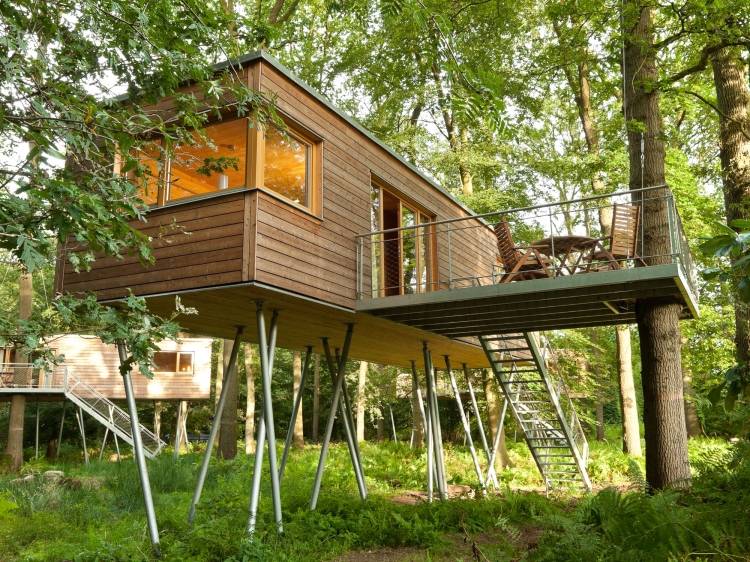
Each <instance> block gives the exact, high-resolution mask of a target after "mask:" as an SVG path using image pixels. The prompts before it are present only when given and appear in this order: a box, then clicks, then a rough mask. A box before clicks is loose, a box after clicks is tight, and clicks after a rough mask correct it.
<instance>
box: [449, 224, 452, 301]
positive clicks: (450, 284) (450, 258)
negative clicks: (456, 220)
mask: <svg viewBox="0 0 750 562" xmlns="http://www.w3.org/2000/svg"><path fill="white" fill-rule="evenodd" d="M448 288H449V289H450V290H451V291H452V290H453V258H452V257H451V225H450V223H448Z"/></svg>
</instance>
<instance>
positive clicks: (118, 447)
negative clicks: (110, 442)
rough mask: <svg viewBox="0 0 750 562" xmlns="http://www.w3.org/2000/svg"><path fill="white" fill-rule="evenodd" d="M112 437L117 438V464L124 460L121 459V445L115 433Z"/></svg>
mask: <svg viewBox="0 0 750 562" xmlns="http://www.w3.org/2000/svg"><path fill="white" fill-rule="evenodd" d="M112 435H114V437H115V449H117V462H120V461H121V460H122V459H121V458H120V443H119V442H118V441H117V434H116V433H115V432H114V431H113V432H112Z"/></svg>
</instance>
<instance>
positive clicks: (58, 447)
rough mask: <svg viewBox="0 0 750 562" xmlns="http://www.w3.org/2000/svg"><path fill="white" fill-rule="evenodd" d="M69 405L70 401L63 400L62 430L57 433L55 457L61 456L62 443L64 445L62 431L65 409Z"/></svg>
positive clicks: (61, 428)
mask: <svg viewBox="0 0 750 562" xmlns="http://www.w3.org/2000/svg"><path fill="white" fill-rule="evenodd" d="M67 407H68V401H67V400H66V401H65V402H63V412H62V419H61V420H60V432H59V433H58V434H57V451H56V452H55V458H56V459H57V458H59V457H60V445H62V432H63V425H64V424H65V409H66V408H67Z"/></svg>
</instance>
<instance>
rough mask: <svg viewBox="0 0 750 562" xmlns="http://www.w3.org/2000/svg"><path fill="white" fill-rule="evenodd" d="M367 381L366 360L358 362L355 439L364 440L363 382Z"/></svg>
mask: <svg viewBox="0 0 750 562" xmlns="http://www.w3.org/2000/svg"><path fill="white" fill-rule="evenodd" d="M366 382H367V362H366V361H360V362H359V379H358V380H357V441H359V442H362V441H364V440H365V384H366Z"/></svg>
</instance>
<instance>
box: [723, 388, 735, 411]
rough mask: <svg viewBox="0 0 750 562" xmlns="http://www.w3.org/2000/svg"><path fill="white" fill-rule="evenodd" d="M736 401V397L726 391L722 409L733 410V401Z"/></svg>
mask: <svg viewBox="0 0 750 562" xmlns="http://www.w3.org/2000/svg"><path fill="white" fill-rule="evenodd" d="M736 401H737V397H736V396H735V395H734V394H732V393H731V392H728V393H727V395H726V398H724V409H725V410H726V411H727V412H731V411H732V410H734V403H735V402H736Z"/></svg>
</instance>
